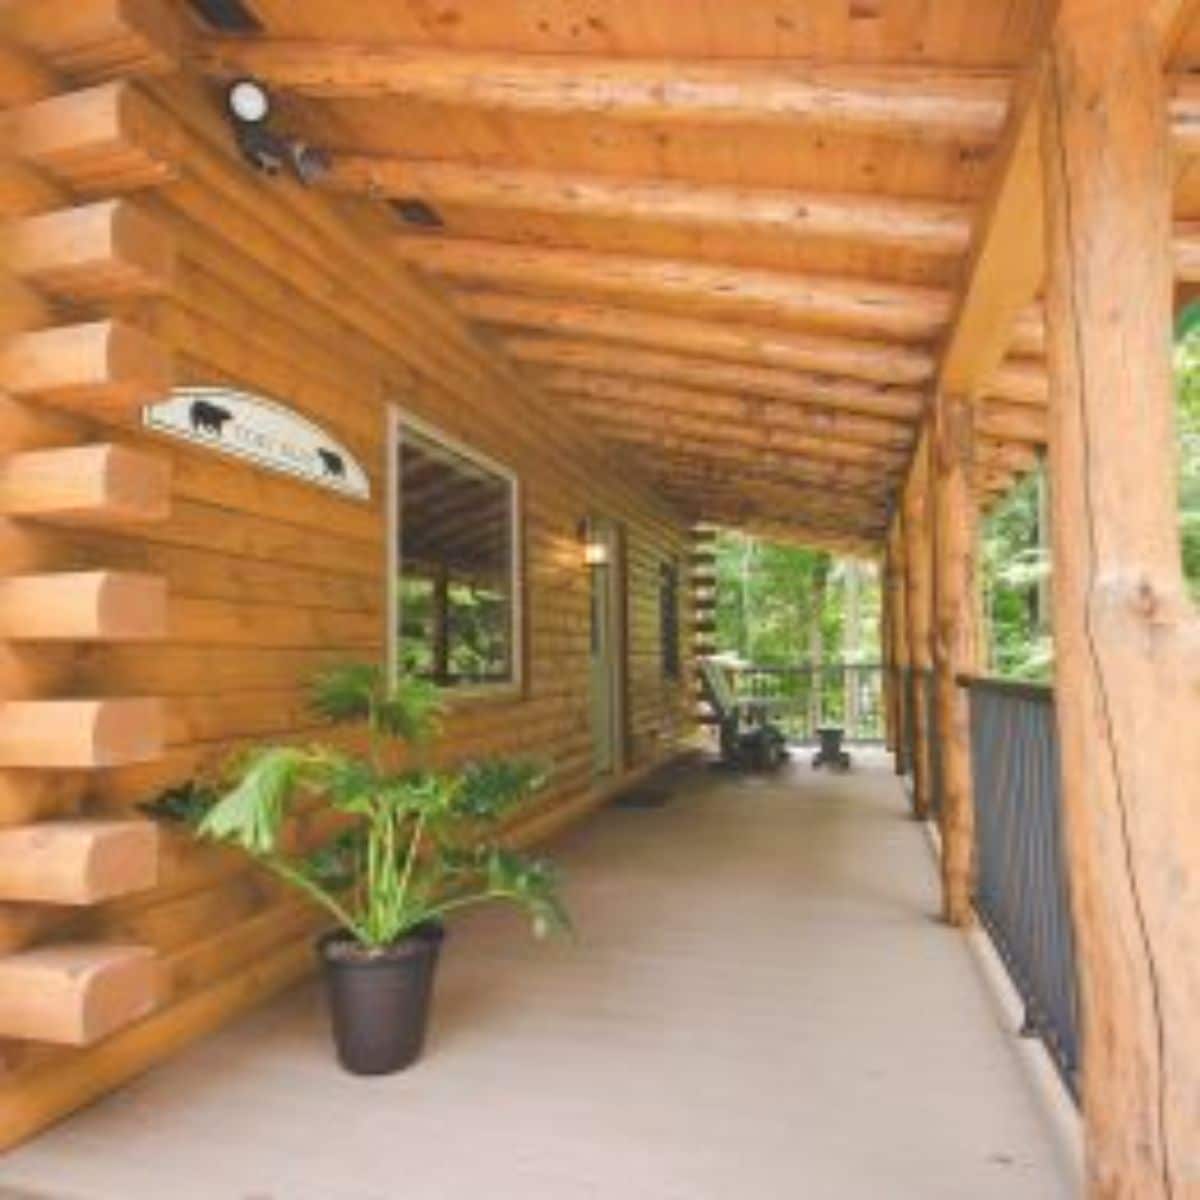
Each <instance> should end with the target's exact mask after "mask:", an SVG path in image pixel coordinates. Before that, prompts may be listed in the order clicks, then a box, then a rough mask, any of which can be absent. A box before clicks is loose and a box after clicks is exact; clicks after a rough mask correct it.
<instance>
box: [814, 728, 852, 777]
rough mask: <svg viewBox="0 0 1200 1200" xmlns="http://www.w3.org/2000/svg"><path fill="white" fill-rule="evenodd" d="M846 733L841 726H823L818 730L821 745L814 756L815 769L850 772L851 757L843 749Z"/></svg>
mask: <svg viewBox="0 0 1200 1200" xmlns="http://www.w3.org/2000/svg"><path fill="white" fill-rule="evenodd" d="M845 736H846V731H845V730H844V729H843V728H842V727H841V726H840V725H822V726H820V727H819V728H818V729H817V737H819V738H820V739H821V744H820V746H819V747H818V749H817V752H816V754H814V755H813V760H812V765H813V767H814V768H820V767H824V766H830V767H833V768H834V770H836V771H848V770H850V755H849V754H848V753H847V752H846V751H845V750H843V749H842V738H844V737H845Z"/></svg>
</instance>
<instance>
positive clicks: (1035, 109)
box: [937, 68, 1044, 399]
mask: <svg viewBox="0 0 1200 1200" xmlns="http://www.w3.org/2000/svg"><path fill="white" fill-rule="evenodd" d="M1041 88H1042V81H1041V71H1040V68H1039V69H1038V70H1036V71H1034V72H1033V73H1031V75H1029V76H1027V77H1026V78H1024V79H1023V80H1022V81H1021V82H1020V84H1019V85H1018V87H1017V90H1016V92H1015V93H1014V95H1013V100H1012V105H1011V107H1010V110H1009V117H1008V121H1007V123H1006V125H1005V131H1004V136H1003V137H1002V139H1001V143H1000V146H1001V149H1000V151H999V152H998V154H997V158H996V162H997V164H998V169H997V170H996V171H995V173H994V175H993V177H992V185H991V188H990V190H989V192H988V196H987V199H986V201H985V203H984V204H983V206H982V207H981V208H980V210H979V211H980V218H979V222H978V225H977V227H976V232H975V237H974V239H973V243H972V248H971V254H970V257H969V260H968V263H967V268H966V271H965V274H964V283H963V288H962V291H961V292H960V294H959V299H958V307H957V311H956V313H955V317H954V322H953V324H952V326H951V328H950V331H949V334H948V336H947V338H946V341H945V344H944V347H943V350H942V354H941V361H940V365H939V368H938V379H937V387H938V391H939V393H942V394H946V395H953V396H965V397H968V398H970V399H973V398H975V397H976V396H977V395H979V394H980V392H982V390H983V388H984V385H985V384H986V382H987V381H988V380H989V379H991V378H992V377H993V376H994V375H995V373H996V370H997V368H998V367H999V366H1000V364H1001V362H1002V361H1003V360H1004V357H1005V355H1006V354H1007V353H1008V348H1009V344H1010V342H1011V341H1012V332H1013V326H1014V325H1015V324H1016V321H1017V315H1018V314H1019V313H1020V312H1021V311H1022V310H1024V309H1025V308H1027V307H1028V305H1029V304H1030V302H1031V301H1032V300H1033V299H1034V297H1035V296H1036V295H1037V293H1038V290H1039V288H1040V287H1041V283H1042V274H1043V267H1044V253H1043V245H1042V224H1043V221H1042V183H1041V164H1040V157H1039V156H1040V153H1041V132H1040V126H1041V123H1040V119H1039V99H1040V94H1041Z"/></svg>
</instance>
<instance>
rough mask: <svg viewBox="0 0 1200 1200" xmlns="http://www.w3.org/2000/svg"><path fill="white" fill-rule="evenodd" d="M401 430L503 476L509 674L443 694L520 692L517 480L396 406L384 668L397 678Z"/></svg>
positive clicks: (451, 697) (391, 419) (392, 409)
mask: <svg viewBox="0 0 1200 1200" xmlns="http://www.w3.org/2000/svg"><path fill="white" fill-rule="evenodd" d="M405 428H408V429H411V430H413V431H414V432H415V433H418V434H420V435H421V436H422V437H425V438H428V439H429V440H430V441H433V442H437V443H439V444H440V445H442V446H445V447H446V449H447V450H450V451H452V452H453V453H454V454H458V455H460V456H461V457H463V458H465V459H467V460H468V461H469V462H474V463H477V464H478V465H479V466H481V467H483V468H484V469H486V470H488V471H491V472H492V473H494V474H496V475H498V476H500V477H501V478H502V479H504V480H505V481H506V482H507V484H508V488H509V497H510V499H511V506H510V509H509V529H508V544H509V564H508V574H509V589H510V596H509V606H508V608H509V639H510V646H511V651H510V654H509V660H510V662H511V664H512V674H511V677H510V678H509V679H506V680H504V682H502V683H480V684H475V685H473V686H470V687H444V688H442V689H441V691H442V695H443V696H444V697H445V699H446V700H447V701H448V702H451V703H453V702H455V701H457V700H459V699H464V700H465V699H471V698H480V697H490V696H506V695H510V694H511V693H513V692H519V691H521V689H522V688H523V687H524V685H525V645H524V640H525V639H524V631H525V615H524V580H523V579H522V577H521V569H522V566H523V557H524V556H523V553H522V546H521V502H522V496H521V481H520V479H519V478H518V477H517V473H516V472H515V471H514V470H512V468H511V467H507V466H505V465H504V464H503V463H501V462H497V461H496V459H494V458H492V457H491V456H490V455H487V454H485V453H484V452H483V451H481V450H476V449H475V447H474V446H469V445H467V444H466V443H465V442H463V441H461V440H460V439H458V438H456V437H454V436H453V435H452V434H448V433H446V432H445V431H444V430H442V429H439V428H438V427H437V426H436V425H432V424H430V423H429V422H428V421H425V420H423V419H422V418H421V417H417V416H414V415H413V414H412V413H411V412H409V411H408V410H407V409H405V408H402V407H401V406H400V405H398V404H391V405H389V406H388V429H387V453H388V463H387V489H386V492H387V495H386V503H387V520H386V522H385V525H386V529H387V532H386V537H387V556H386V557H387V601H388V603H387V610H386V612H385V614H384V620H385V621H386V623H387V630H386V632H387V643H386V644H387V669H388V677H389V678H391V679H395V678H396V676H397V674H398V673H399V670H400V646H399V641H400V639H399V630H400V625H401V621H400V616H401V613H400V594H399V589H398V588H397V583H398V581H399V579H400V570H401V567H402V565H403V564H402V563H401V561H400V534H401V526H402V523H403V519H404V518H403V514H402V513H401V505H400V495H401V487H400V443H401V438H402V435H403V431H404V429H405Z"/></svg>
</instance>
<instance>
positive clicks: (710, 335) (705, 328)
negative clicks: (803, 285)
mask: <svg viewBox="0 0 1200 1200" xmlns="http://www.w3.org/2000/svg"><path fill="white" fill-rule="evenodd" d="M454 303H455V307H456V308H458V310H459V311H460V312H461V313H463V314H464V315H465V316H467V317H470V318H472V319H473V320H475V321H479V322H482V323H484V324H486V325H491V326H496V327H499V328H516V329H537V330H541V331H545V332H552V333H561V334H571V335H575V336H577V337H592V338H595V339H597V340H600V341H611V342H617V343H628V344H630V345H636V346H643V347H649V348H651V349H667V350H676V351H681V352H683V353H691V354H696V355H698V356H700V357H705V358H721V359H728V360H729V361H731V362H745V363H751V364H758V365H761V366H775V367H783V368H786V369H788V370H794V371H804V372H810V373H813V374H820V375H845V376H849V377H850V378H854V379H864V380H867V381H868V382H873V383H893V384H912V385H916V384H921V383H925V382H927V381H928V380H930V379H931V378H932V377H933V369H934V362H933V357H932V355H930V354H927V353H925V352H924V351H921V350H915V349H912V348H911V347H907V346H894V345H890V344H888V343H886V342H872V341H860V340H854V339H849V338H837V337H830V336H825V337H818V336H813V335H805V334H800V333H792V332H789V331H788V330H786V329H773V328H770V327H767V326H755V325H741V324H731V323H729V322H720V321H704V320H697V319H695V318H690V317H680V316H671V315H669V314H664V313H656V312H651V311H647V310H641V309H631V308H625V307H620V308H618V307H613V306H607V305H598V304H586V303H582V302H578V301H570V300H561V301H560V300H548V299H545V298H542V297H537V296H522V295H519V294H516V293H511V292H502V291H462V292H458V293H457V294H456V295H455V297H454Z"/></svg>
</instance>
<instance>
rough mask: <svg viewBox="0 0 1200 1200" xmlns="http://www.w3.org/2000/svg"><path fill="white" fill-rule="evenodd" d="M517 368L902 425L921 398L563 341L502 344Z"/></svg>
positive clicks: (822, 378) (908, 391) (872, 386)
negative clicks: (595, 374) (628, 380)
mask: <svg viewBox="0 0 1200 1200" xmlns="http://www.w3.org/2000/svg"><path fill="white" fill-rule="evenodd" d="M502 344H503V346H504V348H505V349H506V350H507V352H508V354H509V355H510V356H511V357H512V358H513V359H515V360H516V361H518V362H522V363H533V364H536V365H538V366H551V367H575V368H579V369H581V370H585V371H599V372H601V373H603V374H609V375H632V376H634V377H636V378H639V379H656V380H660V381H664V382H670V383H680V384H686V385H690V386H691V387H695V388H700V389H702V390H708V391H718V392H723V393H726V394H728V393H730V392H735V393H739V394H741V395H744V396H763V397H770V398H772V399H776V400H793V401H796V402H797V403H799V404H808V405H817V406H820V407H823V408H836V409H842V410H844V411H846V412H856V413H862V414H865V415H867V416H877V417H883V418H884V419H888V420H893V421H896V420H906V419H912V418H915V417H917V416H919V415H920V413H921V411H922V396H921V393H920V392H919V391H917V390H916V389H914V388H902V387H889V386H887V385H886V384H878V383H864V382H862V381H860V380H854V379H836V378H833V377H830V376H826V375H801V374H799V373H798V372H793V371H781V370H778V369H777V368H774V367H753V366H746V365H743V364H740V363H725V362H718V361H715V360H709V361H706V360H704V359H699V358H693V357H689V356H687V355H680V354H671V353H661V352H657V351H653V350H633V349H625V348H620V347H609V346H604V345H599V344H597V343H595V342H575V341H570V340H568V339H565V338H551V337H512V338H506V339H504V340H503V342H502Z"/></svg>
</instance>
